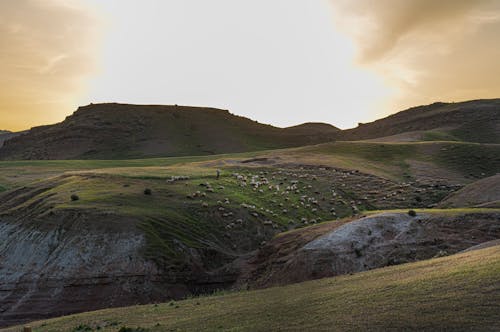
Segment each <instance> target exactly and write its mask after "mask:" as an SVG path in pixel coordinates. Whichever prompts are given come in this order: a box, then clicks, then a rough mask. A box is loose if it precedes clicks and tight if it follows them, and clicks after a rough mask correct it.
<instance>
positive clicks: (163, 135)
mask: <svg viewBox="0 0 500 332" xmlns="http://www.w3.org/2000/svg"><path fill="white" fill-rule="evenodd" d="M325 126H326V129H327V130H324V128H323V127H322V126H315V127H314V128H311V126H307V127H306V128H298V129H297V128H291V129H284V128H277V127H273V126H270V125H264V124H260V123H258V122H255V121H252V120H250V119H247V118H244V117H239V116H235V115H233V114H231V113H229V112H228V111H224V110H219V109H213V108H199V107H186V106H157V105H126V104H94V105H88V106H85V107H80V108H79V109H78V110H77V111H76V112H75V113H74V114H73V115H71V116H69V117H67V118H66V119H65V120H64V121H63V122H61V123H58V124H55V125H49V126H41V127H36V128H33V129H31V130H30V131H29V132H28V133H27V134H25V135H22V136H19V137H16V138H14V139H11V140H9V141H8V142H6V143H5V145H4V147H3V148H1V149H0V159H117V158H140V157H159V156H187V155H207V154H220V153H230V152H244V151H255V150H265V149H274V148H283V147H292V146H301V145H307V144H315V143H320V142H326V141H330V140H332V139H333V136H334V133H335V132H336V128H335V127H332V126H329V125H325Z"/></svg>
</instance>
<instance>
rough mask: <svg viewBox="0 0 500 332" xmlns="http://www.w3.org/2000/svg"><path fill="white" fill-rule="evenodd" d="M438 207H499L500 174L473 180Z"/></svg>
mask: <svg viewBox="0 0 500 332" xmlns="http://www.w3.org/2000/svg"><path fill="white" fill-rule="evenodd" d="M439 206H440V207H446V208H449V207H460V206H461V207H465V206H487V207H500V174H497V175H494V176H490V177H487V178H485V179H481V180H479V181H476V182H473V183H471V184H469V185H467V186H465V187H464V188H462V189H460V190H459V191H457V192H454V193H453V194H451V195H450V196H449V197H447V198H445V199H444V200H443V201H442V202H441V203H439Z"/></svg>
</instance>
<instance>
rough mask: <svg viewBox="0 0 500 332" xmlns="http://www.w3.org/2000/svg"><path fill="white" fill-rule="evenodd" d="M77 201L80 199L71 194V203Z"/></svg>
mask: <svg viewBox="0 0 500 332" xmlns="http://www.w3.org/2000/svg"><path fill="white" fill-rule="evenodd" d="M79 199H80V197H78V195H77V194H73V195H71V200H72V201H77V200H79Z"/></svg>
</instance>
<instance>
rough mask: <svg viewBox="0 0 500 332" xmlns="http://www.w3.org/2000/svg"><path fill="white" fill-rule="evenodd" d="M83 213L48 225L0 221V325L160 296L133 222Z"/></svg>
mask: <svg viewBox="0 0 500 332" xmlns="http://www.w3.org/2000/svg"><path fill="white" fill-rule="evenodd" d="M85 218H86V217H82V216H74V215H68V216H66V217H62V218H61V219H59V220H58V221H57V222H54V223H52V224H51V225H46V224H38V223H39V222H40V220H37V221H35V222H32V223H27V222H25V221H23V222H22V223H21V222H16V221H15V220H0V326H2V325H7V324H9V325H10V324H11V323H16V322H19V321H22V320H23V319H22V318H23V317H29V318H31V319H32V318H36V317H44V316H50V315H53V314H54V313H69V312H76V311H81V310H82V309H85V308H87V307H89V308H100V307H106V306H116V305H121V304H122V303H123V304H130V302H132V303H141V302H148V301H149V300H150V299H151V298H153V299H154V298H160V297H161V296H165V291H161V290H160V289H161V288H162V286H161V283H160V282H159V280H158V270H157V268H156V265H155V264H154V263H153V262H151V261H147V260H145V259H144V258H143V256H142V255H141V250H142V249H143V247H144V245H145V238H144V235H143V234H142V233H141V232H139V231H138V230H137V229H136V228H135V226H134V225H133V224H129V225H128V226H124V225H120V224H119V223H120V220H102V223H103V224H100V223H99V222H88V220H85ZM108 219H109V218H108ZM123 222H124V223H125V224H126V223H127V221H125V220H124V221H123ZM106 223H107V224H106ZM110 223H118V224H114V225H112V224H110Z"/></svg>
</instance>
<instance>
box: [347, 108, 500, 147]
mask: <svg viewBox="0 0 500 332" xmlns="http://www.w3.org/2000/svg"><path fill="white" fill-rule="evenodd" d="M402 133H405V134H406V135H403V136H402V135H400V134H402ZM394 135H398V136H396V137H394V138H393V140H403V141H404V140H409V139H410V140H432V141H436V140H441V141H444V140H446V141H449V140H453V141H458V140H459V141H468V142H477V143H500V99H483V100H471V101H466V102H460V103H433V104H430V105H424V106H417V107H413V108H410V109H407V110H405V111H402V112H399V113H396V114H393V115H391V116H388V117H386V118H383V119H380V120H377V121H374V122H370V123H366V124H360V125H359V126H358V127H357V128H353V129H348V130H344V131H342V132H341V133H340V134H339V139H343V140H361V139H374V138H381V137H387V136H394ZM408 135H410V136H411V137H407V136H408Z"/></svg>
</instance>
